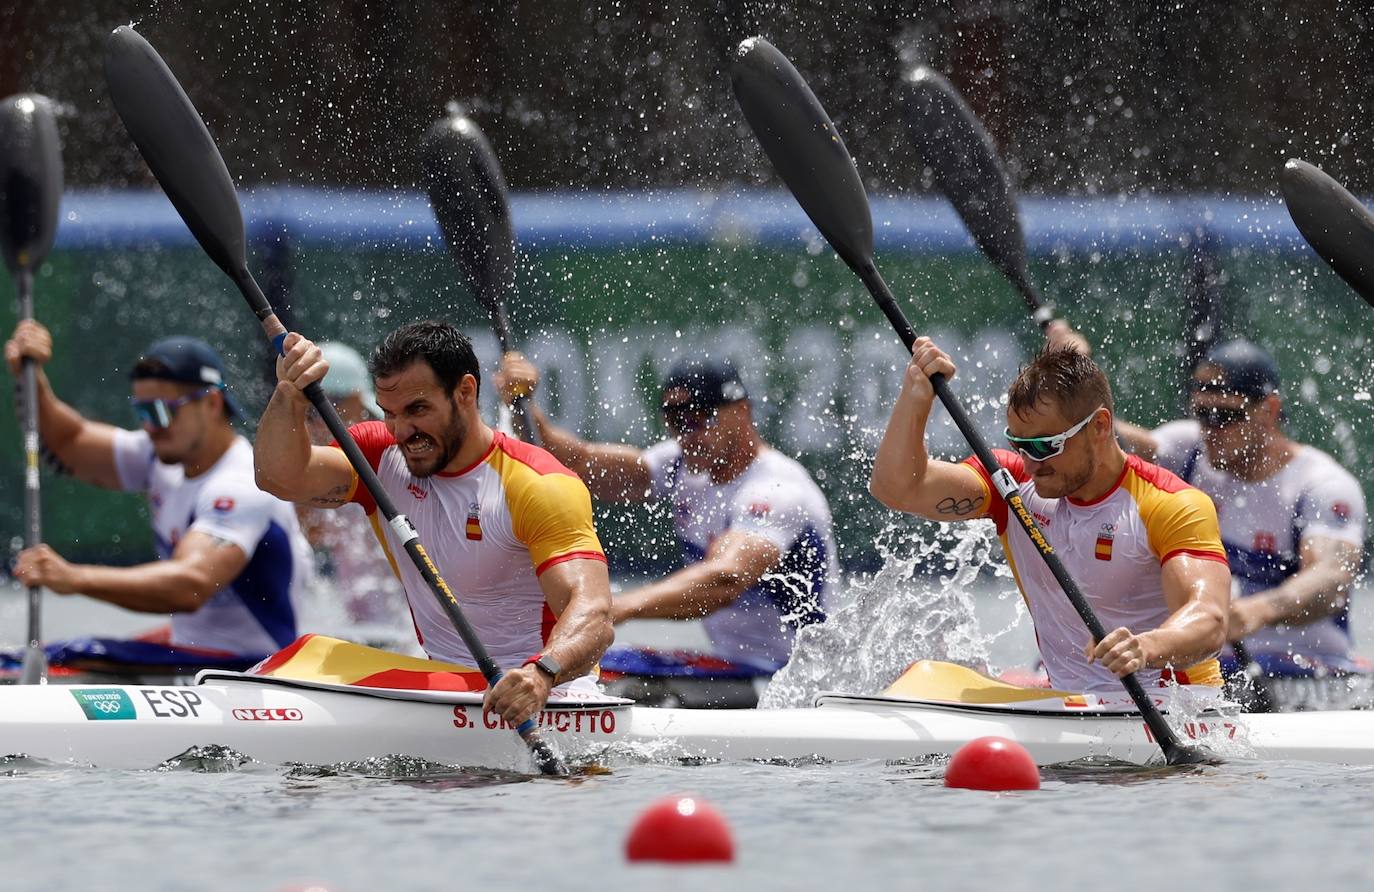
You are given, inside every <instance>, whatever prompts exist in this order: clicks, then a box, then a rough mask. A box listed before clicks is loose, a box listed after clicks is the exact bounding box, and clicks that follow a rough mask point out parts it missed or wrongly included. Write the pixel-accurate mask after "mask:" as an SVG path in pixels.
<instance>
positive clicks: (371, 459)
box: [330, 421, 396, 514]
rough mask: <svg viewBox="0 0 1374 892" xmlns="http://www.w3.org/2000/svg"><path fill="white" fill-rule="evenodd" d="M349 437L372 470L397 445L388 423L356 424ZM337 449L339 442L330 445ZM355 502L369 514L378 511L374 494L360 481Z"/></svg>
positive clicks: (370, 422) (355, 491) (351, 428)
mask: <svg viewBox="0 0 1374 892" xmlns="http://www.w3.org/2000/svg"><path fill="white" fill-rule="evenodd" d="M348 433H349V436H351V437H353V440H354V442H356V443H357V444H358V448H359V449H361V450H362V452H363V458H365V459H367V463H368V464H369V465H371V466H372V470H374V471H375V470H377V468H378V467H379V466H380V465H381V463H382V453H383V452H386V450H387V449H389V448H390V447H392V446H395V445H396V438H395V437H393V436H391V431H389V430H387V428H386V423H385V422H382V421H364V422H363V423H362V424H355V425H353V426H352V427H350V428H349V429H348ZM330 445H331V446H334V447H335V448H337V447H338V445H339V441H338V440H334V441H333V442H332V443H330ZM352 499H353V501H354V502H356V503H357V504H359V505H362V506H363V510H364V511H366V512H367V513H368V514H371V513H372V512H374V511H376V510H377V503H376V501H375V500H374V499H373V498H372V493H370V492H368V491H367V487H365V486H363V485H362V481H361V480H359V481H358V485H357V486H355V487H354V489H353V497H352Z"/></svg>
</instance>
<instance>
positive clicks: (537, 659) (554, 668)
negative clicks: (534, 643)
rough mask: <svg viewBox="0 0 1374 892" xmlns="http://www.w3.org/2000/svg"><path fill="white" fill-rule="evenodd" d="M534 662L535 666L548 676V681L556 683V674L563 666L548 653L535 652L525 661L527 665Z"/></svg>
mask: <svg viewBox="0 0 1374 892" xmlns="http://www.w3.org/2000/svg"><path fill="white" fill-rule="evenodd" d="M530 664H534V666H535V668H537V669H539V671H541V672H543V673H544V674H545V675H547V676H548V677H549V681H550V682H552V683H553V684H558V674H559V673H560V672H562V671H563V667H562V666H560V665H558V661H557V660H555V659H554V658H553V657H551V656H549V655H548V654H535V655H534V656H532V657H530V658H529V659H528V660H526V661H525V665H526V666H528V665H530Z"/></svg>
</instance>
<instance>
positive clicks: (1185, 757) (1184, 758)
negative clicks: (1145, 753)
mask: <svg viewBox="0 0 1374 892" xmlns="http://www.w3.org/2000/svg"><path fill="white" fill-rule="evenodd" d="M1164 761H1165V762H1166V763H1167V764H1169V765H1173V766H1178V767H1182V766H1187V765H1225V764H1226V760H1225V759H1223V758H1222V757H1221V756H1218V755H1217V754H1216V753H1214V752H1212V751H1211V750H1209V749H1208V748H1207V747H1205V746H1175V747H1174V748H1172V749H1171V750H1169V752H1167V753H1165V754H1164Z"/></svg>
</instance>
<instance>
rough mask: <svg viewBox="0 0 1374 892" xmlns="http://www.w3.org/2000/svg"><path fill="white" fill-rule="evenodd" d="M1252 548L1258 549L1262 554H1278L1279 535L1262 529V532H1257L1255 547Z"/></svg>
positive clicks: (1253, 549)
mask: <svg viewBox="0 0 1374 892" xmlns="http://www.w3.org/2000/svg"><path fill="white" fill-rule="evenodd" d="M1250 550H1251V551H1257V552H1259V553H1260V554H1278V553H1279V540H1278V537H1277V536H1275V535H1274V534H1273V533H1267V532H1264V531H1263V530H1261V531H1260V532H1258V533H1255V541H1254V548H1252V549H1250Z"/></svg>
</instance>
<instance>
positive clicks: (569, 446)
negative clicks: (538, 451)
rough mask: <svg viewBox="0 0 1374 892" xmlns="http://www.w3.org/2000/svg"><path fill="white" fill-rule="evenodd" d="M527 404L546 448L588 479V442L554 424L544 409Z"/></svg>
mask: <svg viewBox="0 0 1374 892" xmlns="http://www.w3.org/2000/svg"><path fill="white" fill-rule="evenodd" d="M527 406H528V408H529V409H531V410H532V412H531V414H532V416H533V417H534V423H535V426H537V427H538V428H539V436H540V438H542V439H543V441H544V448H545V449H547V450H548V451H549V452H551V453H553V457H554V458H556V459H558V460H559V461H560V462H562V463H563V464H564V465H566V466H567V468H568V470H570V471H572V472H573V473H575V474H577V475H578V476H579V477H581V478H582V479H583V480H586V479H587V471H588V470H590V457H589V455H588V451H587V446H586V444H585V443H584V442H582V440H581V438H579V437H578V436H577V435H576V434H574V433H573V432H572V431H569V430H565V429H563V428H561V427H559V426H558V425H556V424H554V423H553V421H551V420H550V419H549V416H548V415H546V414H545V413H544V410H543V409H540V408H539V407H538V406H535V405H534V404H533V403H528V404H527Z"/></svg>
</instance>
